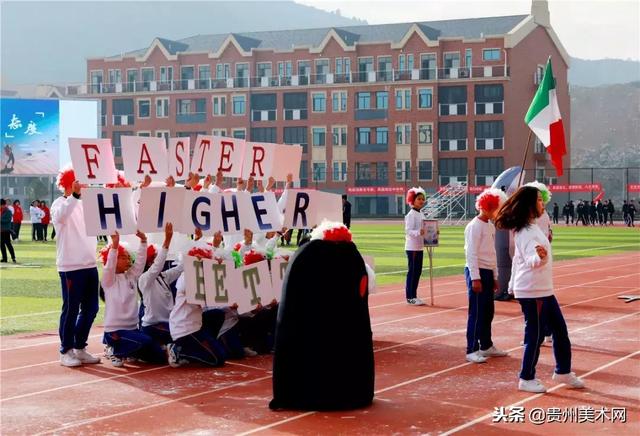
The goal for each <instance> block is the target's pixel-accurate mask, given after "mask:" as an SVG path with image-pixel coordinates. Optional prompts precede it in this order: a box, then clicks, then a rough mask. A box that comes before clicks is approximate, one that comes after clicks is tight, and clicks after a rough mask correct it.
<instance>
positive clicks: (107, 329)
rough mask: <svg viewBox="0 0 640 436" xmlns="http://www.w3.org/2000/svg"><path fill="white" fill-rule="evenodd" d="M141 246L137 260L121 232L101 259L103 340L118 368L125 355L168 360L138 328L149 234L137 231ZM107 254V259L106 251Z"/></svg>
mask: <svg viewBox="0 0 640 436" xmlns="http://www.w3.org/2000/svg"><path fill="white" fill-rule="evenodd" d="M136 236H138V238H140V246H139V248H138V252H137V254H136V259H135V262H133V265H132V262H131V255H130V254H129V252H128V251H127V250H126V249H124V247H122V246H121V245H120V235H119V234H118V233H116V234H114V235H111V241H112V242H111V245H110V246H109V247H105V248H104V249H103V251H102V252H101V254H102V259H103V262H104V264H105V266H104V268H103V270H102V280H101V284H102V289H101V291H102V292H104V301H105V314H104V343H105V344H106V345H107V353H106V354H107V357H109V358H110V359H111V363H112V364H113V366H115V367H121V366H123V365H124V359H126V358H139V359H142V360H144V361H146V362H150V363H161V362H166V353H165V352H164V350H162V349H161V348H160V346H159V345H157V344H155V343H154V342H153V340H152V339H151V337H150V336H148V335H146V334H144V333H143V332H141V331H140V330H138V292H137V289H136V288H137V282H138V277H140V275H141V274H142V271H143V270H144V266H145V263H146V259H147V237H146V235H145V234H144V233H142V232H140V231H138V232H137V233H136ZM106 250H108V254H107V256H106V258H105V256H104V255H105V251H106Z"/></svg>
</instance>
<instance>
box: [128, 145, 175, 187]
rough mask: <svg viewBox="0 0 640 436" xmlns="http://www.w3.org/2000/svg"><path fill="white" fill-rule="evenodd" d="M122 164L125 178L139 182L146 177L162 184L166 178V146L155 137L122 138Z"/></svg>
mask: <svg viewBox="0 0 640 436" xmlns="http://www.w3.org/2000/svg"><path fill="white" fill-rule="evenodd" d="M120 141H121V143H122V162H123V165H124V174H125V178H126V179H127V180H129V181H132V182H141V181H143V180H144V177H145V176H146V175H149V176H150V177H151V180H154V181H161V182H164V181H165V180H166V178H167V176H168V175H169V174H168V169H167V146H166V143H165V140H164V138H157V137H155V136H122V137H121V138H120Z"/></svg>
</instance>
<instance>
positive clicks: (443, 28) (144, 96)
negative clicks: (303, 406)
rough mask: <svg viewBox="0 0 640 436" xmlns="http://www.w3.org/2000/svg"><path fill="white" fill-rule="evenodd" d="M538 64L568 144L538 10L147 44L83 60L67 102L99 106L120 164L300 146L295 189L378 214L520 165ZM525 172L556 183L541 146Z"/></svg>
mask: <svg viewBox="0 0 640 436" xmlns="http://www.w3.org/2000/svg"><path fill="white" fill-rule="evenodd" d="M548 56H551V57H552V62H553V67H554V73H555V75H556V80H557V91H558V99H559V105H560V110H561V113H562V115H563V121H564V123H565V129H566V132H565V134H566V138H567V140H568V138H570V124H569V120H570V113H569V90H568V84H567V70H568V67H569V65H568V62H569V56H568V55H567V53H566V51H565V50H564V48H563V47H562V45H561V43H560V41H559V40H558V37H557V36H556V34H555V32H554V31H553V29H552V28H551V27H550V22H549V12H548V6H547V2H546V1H535V2H533V5H532V11H531V14H530V15H521V16H507V17H489V18H477V19H461V20H448V21H436V22H417V23H401V24H384V25H371V26H353V27H341V28H323V29H308V30H291V31H274V32H253V33H234V34H224V35H200V36H194V37H190V38H186V39H184V40H180V41H169V40H166V39H161V38H156V39H155V40H154V41H153V42H152V43H151V45H150V46H149V47H147V48H144V49H141V50H138V51H134V52H130V53H125V54H124V55H121V56H117V57H108V58H100V59H90V60H88V61H87V85H83V86H81V87H80V88H79V89H78V90H77V92H78V94H79V95H81V96H83V97H85V96H86V97H88V98H97V99H100V100H101V101H102V117H101V118H102V119H101V124H102V135H103V137H111V138H112V139H113V144H114V149H115V155H116V157H117V158H118V157H119V156H120V137H121V136H122V135H134V134H135V135H142V136H144V135H156V136H191V137H194V138H195V135H196V134H199V133H200V134H217V135H225V136H235V137H243V138H246V139H248V140H253V141H263V142H279V143H290V144H302V145H303V147H304V152H303V158H302V159H303V162H302V167H301V178H302V185H303V186H312V187H317V188H318V189H323V190H330V191H334V192H341V193H344V192H348V193H349V194H350V195H351V196H353V197H354V213H355V214H359V215H373V214H376V215H384V214H395V213H397V212H398V211H402V198H403V192H404V190H405V189H406V187H407V186H413V185H421V186H423V187H425V188H426V189H427V190H428V191H430V192H433V191H435V190H436V189H437V188H438V187H439V186H442V185H446V184H448V183H455V182H466V183H468V184H469V185H485V184H491V182H492V180H493V178H494V177H495V176H497V175H498V174H499V173H500V172H502V171H503V169H505V168H508V167H510V166H513V165H520V164H521V161H522V154H523V150H524V146H525V142H526V139H527V134H528V129H527V127H526V125H525V124H524V121H523V118H524V114H525V112H526V110H527V108H528V106H529V103H530V102H531V99H532V97H533V94H534V93H535V90H536V88H537V83H538V81H539V79H540V78H541V73H542V71H543V68H544V64H545V63H546V60H547V58H548ZM566 159H567V160H566V162H569V157H568V156H567V157H566ZM526 167H527V168H531V169H535V170H536V171H535V173H536V176H537V178H538V179H545V180H546V181H549V180H548V176H553V175H555V172H554V171H553V170H552V169H550V166H549V164H548V161H547V156H546V153H545V152H544V147H540V146H539V145H537V146H534V145H533V144H532V146H531V149H530V153H529V156H528V163H527V165H526ZM558 182H560V181H558ZM367 188H372V189H367ZM383 188H384V189H383ZM366 191H368V192H366ZM372 193H374V194H376V195H371V194H372Z"/></svg>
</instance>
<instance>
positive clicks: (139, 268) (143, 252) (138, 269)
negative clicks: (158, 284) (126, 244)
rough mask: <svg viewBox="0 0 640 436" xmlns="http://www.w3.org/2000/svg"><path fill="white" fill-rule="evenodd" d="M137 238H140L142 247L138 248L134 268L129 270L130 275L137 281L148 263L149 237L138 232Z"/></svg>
mask: <svg viewBox="0 0 640 436" xmlns="http://www.w3.org/2000/svg"><path fill="white" fill-rule="evenodd" d="M136 236H137V237H138V238H140V246H139V247H138V252H137V253H136V261H135V262H134V263H133V266H132V267H131V269H130V270H129V273H130V274H131V275H132V276H133V278H135V279H137V278H138V277H140V275H141V274H142V272H143V271H144V267H145V265H146V263H147V235H145V234H144V233H142V232H141V231H140V230H138V232H137V233H136Z"/></svg>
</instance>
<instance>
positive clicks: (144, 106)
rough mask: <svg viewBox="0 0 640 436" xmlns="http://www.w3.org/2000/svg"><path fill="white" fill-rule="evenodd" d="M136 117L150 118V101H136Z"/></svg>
mask: <svg viewBox="0 0 640 436" xmlns="http://www.w3.org/2000/svg"><path fill="white" fill-rule="evenodd" d="M138 117H140V118H149V117H151V100H138Z"/></svg>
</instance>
